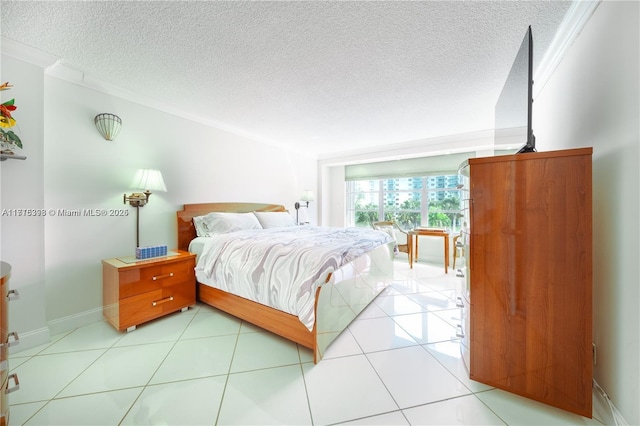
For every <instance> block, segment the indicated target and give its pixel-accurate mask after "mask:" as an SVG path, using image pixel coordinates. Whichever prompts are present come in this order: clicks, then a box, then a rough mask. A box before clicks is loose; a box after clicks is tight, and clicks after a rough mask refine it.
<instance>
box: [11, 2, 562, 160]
mask: <svg viewBox="0 0 640 426" xmlns="http://www.w3.org/2000/svg"><path fill="white" fill-rule="evenodd" d="M570 5H571V2H561V1H488V2H479V1H422V2H404V1H402V2H396V1H379V2H351V1H348V2H343V1H340V2H338V1H317V2H316V1H310V2H301V1H300V2H299V1H294V2H281V1H274V2H271V1H269V2H266V1H252V2H243V1H238V2H236V1H232V2H214V1H197V2H196V1H168V2H158V1H133V2H129V1H104V2H103V1H100V2H98V1H80V2H71V1H64V2H62V1H50V2H35V1H29V2H23V1H19V2H13V1H5V0H3V1H2V4H1V6H0V7H1V14H2V21H1V30H2V36H3V37H6V38H8V39H11V40H14V41H17V42H19V43H22V44H25V45H28V46H31V47H34V48H37V49H39V50H42V51H44V52H48V53H50V54H53V55H55V56H58V57H60V58H62V61H63V63H65V64H67V65H70V66H73V67H75V68H79V69H81V70H83V71H84V72H86V73H87V74H88V75H91V76H92V77H94V78H98V79H100V80H103V81H105V82H108V83H110V84H112V85H116V86H119V87H121V88H123V89H126V90H129V91H132V92H135V93H139V94H141V95H143V96H146V97H149V98H153V99H155V100H157V101H159V102H162V103H165V104H168V105H171V106H173V107H174V108H176V109H178V110H182V111H184V112H185V113H187V114H189V115H192V116H197V117H202V119H204V120H206V121H208V122H213V123H219V124H220V125H221V127H223V128H226V129H235V130H236V131H238V132H239V133H242V134H245V135H252V136H253V137H254V138H256V139H258V140H263V141H266V142H271V143H276V144H278V145H282V146H287V145H289V146H292V147H294V148H295V149H296V150H302V151H306V152H309V153H312V154H316V155H327V154H331V153H339V152H344V151H353V150H359V149H365V148H368V147H373V146H376V145H388V144H393V143H398V142H406V141H413V140H419V139H425V138H433V137H440V136H448V135H456V134H462V133H467V132H474V131H480V130H487V129H491V128H492V127H493V109H494V105H495V102H496V100H497V98H498V95H499V93H500V90H501V88H502V85H503V83H504V81H505V79H506V76H507V74H508V73H509V69H510V67H511V63H512V62H513V59H514V58H515V54H516V52H517V50H518V48H519V46H520V43H521V41H522V38H523V37H524V33H525V31H526V28H527V26H528V25H531V26H532V28H533V35H534V46H535V50H534V60H535V63H539V61H540V59H541V58H542V55H543V54H544V52H545V51H546V49H547V48H548V46H549V44H550V43H551V41H552V39H553V36H554V35H555V32H556V30H557V28H558V26H559V24H560V23H561V21H562V19H563V17H564V15H565V13H566V11H567V10H568V9H569V7H570Z"/></svg>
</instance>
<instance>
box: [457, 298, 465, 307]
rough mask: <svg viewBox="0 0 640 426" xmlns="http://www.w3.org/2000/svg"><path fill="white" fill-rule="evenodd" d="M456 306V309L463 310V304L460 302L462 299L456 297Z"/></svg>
mask: <svg viewBox="0 0 640 426" xmlns="http://www.w3.org/2000/svg"><path fill="white" fill-rule="evenodd" d="M456 306H457V307H458V308H464V302H463V301H462V297H460V296H458V297H456Z"/></svg>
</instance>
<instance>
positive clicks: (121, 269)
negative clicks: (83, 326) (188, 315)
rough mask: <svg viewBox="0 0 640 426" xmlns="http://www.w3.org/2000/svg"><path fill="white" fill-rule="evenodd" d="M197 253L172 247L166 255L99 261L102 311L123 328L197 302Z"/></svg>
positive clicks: (117, 326)
mask: <svg viewBox="0 0 640 426" xmlns="http://www.w3.org/2000/svg"><path fill="white" fill-rule="evenodd" d="M195 266H196V255H195V254H193V253H189V252H186V251H182V250H172V251H170V252H169V255H167V256H162V257H157V258H152V259H136V258H135V257H133V256H129V257H126V256H123V257H119V258H113V259H104V260H103V261H102V305H103V314H104V317H105V318H106V320H107V321H109V323H111V325H113V326H114V327H115V328H116V329H118V330H120V331H122V330H127V331H132V330H135V328H136V326H137V325H138V324H141V323H144V322H147V321H150V320H152V319H155V318H159V317H161V316H163V315H167V314H169V313H172V312H176V311H180V310H182V311H186V310H187V309H188V308H189V306H190V305H194V304H195V303H196V277H195V270H194V268H195Z"/></svg>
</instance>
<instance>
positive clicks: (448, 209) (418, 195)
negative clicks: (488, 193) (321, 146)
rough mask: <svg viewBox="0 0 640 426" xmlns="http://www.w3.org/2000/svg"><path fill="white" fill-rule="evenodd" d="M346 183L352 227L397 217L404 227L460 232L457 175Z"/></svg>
mask: <svg viewBox="0 0 640 426" xmlns="http://www.w3.org/2000/svg"><path fill="white" fill-rule="evenodd" d="M346 185H347V188H346V189H347V191H346V193H347V200H346V201H347V202H346V206H347V212H346V213H347V225H348V226H357V227H371V224H372V223H373V222H377V221H383V220H395V221H396V222H397V223H398V225H399V226H400V227H401V228H403V229H413V228H416V227H419V226H423V227H436V228H444V229H447V230H449V231H452V232H458V231H459V230H460V227H461V225H462V224H461V217H462V216H461V214H460V205H461V203H460V189H458V188H457V185H458V175H457V174H450V175H438V176H408V177H397V178H386V179H370V180H354V181H347V182H346Z"/></svg>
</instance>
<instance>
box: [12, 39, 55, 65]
mask: <svg viewBox="0 0 640 426" xmlns="http://www.w3.org/2000/svg"><path fill="white" fill-rule="evenodd" d="M0 50H1V51H2V54H3V55H7V56H11V57H12V58H15V59H18V60H21V61H23V62H27V63H29V64H33V65H37V66H39V67H41V68H45V69H46V68H48V67H50V66H52V65H54V64H55V63H57V62H59V61H60V58H59V57H57V56H55V55H52V54H50V53H47V52H43V51H42V50H38V49H36V48H34V47H31V46H27V45H25V44H22V43H18V42H17V41H14V40H11V39H10V38H7V37H4V36H2V37H1V38H0Z"/></svg>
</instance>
